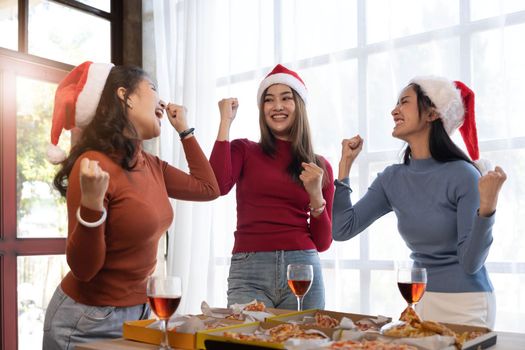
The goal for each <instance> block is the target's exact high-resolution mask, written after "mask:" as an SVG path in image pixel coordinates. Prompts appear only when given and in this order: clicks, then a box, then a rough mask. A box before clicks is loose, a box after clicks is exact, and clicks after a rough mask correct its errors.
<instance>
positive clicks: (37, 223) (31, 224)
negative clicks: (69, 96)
mask: <svg viewBox="0 0 525 350" xmlns="http://www.w3.org/2000/svg"><path fill="white" fill-rule="evenodd" d="M55 90H56V84H51V83H47V82H42V81H36V80H31V79H26V78H20V77H19V78H17V81H16V104H17V116H16V118H17V120H16V121H17V128H16V130H17V131H16V144H17V162H16V176H17V235H18V237H23V238H29V237H32V238H34V237H65V236H66V235H67V232H66V231H67V214H66V206H65V202H64V200H63V199H61V197H60V194H59V193H58V191H56V190H55V189H54V188H53V187H52V183H53V176H54V175H55V172H56V171H57V168H56V167H55V166H53V165H52V164H51V163H49V162H48V161H47V160H46V150H47V146H48V145H49V142H50V139H49V133H50V130H51V115H52V112H53V100H54V93H55ZM60 141H61V142H60V144H59V146H60V147H61V148H62V149H64V150H67V149H69V143H70V142H69V133H68V132H63V133H62V137H61V138H60Z"/></svg>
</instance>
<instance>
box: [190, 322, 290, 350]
mask: <svg viewBox="0 0 525 350" xmlns="http://www.w3.org/2000/svg"><path fill="white" fill-rule="evenodd" d="M273 326H275V323H268V322H253V323H244V324H241V325H234V326H230V327H223V328H217V329H212V330H207V331H202V332H198V333H197V349H206V341H208V340H211V341H220V342H225V343H235V344H244V345H255V346H260V347H265V348H270V349H284V346H283V344H281V343H270V342H263V341H244V340H238V339H233V338H228V337H225V336H223V333H224V332H233V333H253V332H255V331H256V330H257V329H259V327H260V328H263V329H268V328H271V327H273Z"/></svg>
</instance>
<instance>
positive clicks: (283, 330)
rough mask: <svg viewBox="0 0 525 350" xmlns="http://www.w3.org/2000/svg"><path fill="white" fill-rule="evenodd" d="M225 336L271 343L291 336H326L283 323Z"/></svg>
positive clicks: (227, 333)
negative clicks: (264, 328)
mask: <svg viewBox="0 0 525 350" xmlns="http://www.w3.org/2000/svg"><path fill="white" fill-rule="evenodd" d="M223 336H225V337H227V338H232V339H237V340H246V341H262V342H271V343H283V342H285V341H286V340H288V339H290V338H299V339H324V338H325V337H324V336H323V335H322V334H320V333H316V332H307V331H305V330H303V329H301V328H300V327H299V326H298V325H294V324H290V323H283V324H280V325H278V326H275V327H272V328H269V329H267V330H262V331H256V332H254V333H248V334H247V333H234V332H224V333H223Z"/></svg>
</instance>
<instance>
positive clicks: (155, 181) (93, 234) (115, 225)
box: [61, 137, 219, 306]
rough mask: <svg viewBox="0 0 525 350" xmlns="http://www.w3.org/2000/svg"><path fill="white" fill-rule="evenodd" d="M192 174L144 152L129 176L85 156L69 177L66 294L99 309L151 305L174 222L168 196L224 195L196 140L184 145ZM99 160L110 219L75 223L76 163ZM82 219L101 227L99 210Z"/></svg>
mask: <svg viewBox="0 0 525 350" xmlns="http://www.w3.org/2000/svg"><path fill="white" fill-rule="evenodd" d="M182 144H183V147H184V152H185V154H186V159H187V161H188V166H189V172H190V173H189V174H187V173H185V172H183V171H181V170H179V169H177V168H175V167H172V166H170V165H169V164H168V163H166V162H164V161H162V160H160V159H159V158H158V157H155V156H153V155H151V154H148V153H146V152H144V151H142V150H141V151H139V152H138V154H137V157H138V158H137V160H138V161H137V166H136V167H135V169H133V170H131V171H126V170H124V169H122V167H120V165H118V164H116V163H115V162H114V161H112V160H111V159H110V158H109V157H107V156H106V155H104V154H102V153H100V152H96V151H88V152H86V153H84V154H83V155H81V156H80V157H79V158H78V159H77V161H76V163H75V165H74V166H73V169H72V171H71V174H70V176H69V183H68V190H67V210H68V218H69V227H68V232H69V233H68V238H67V245H66V257H67V261H68V264H69V267H70V268H71V271H70V272H69V273H68V274H67V275H66V277H65V278H64V279H63V280H62V283H61V287H62V289H63V291H64V292H65V293H66V294H67V295H68V296H70V297H71V298H73V299H74V300H75V301H77V302H80V303H83V304H87V305H98V306H131V305H137V304H141V303H144V302H146V280H147V277H148V276H149V275H150V274H151V273H153V271H154V270H155V265H156V262H157V246H158V242H159V240H160V238H161V236H162V235H163V234H164V233H165V232H166V230H167V229H168V227H169V225H170V224H171V222H172V220H173V210H172V207H171V204H170V202H169V198H168V197H170V198H176V199H182V200H192V201H206V200H212V199H215V198H217V197H218V196H219V187H218V185H217V181H216V180H215V176H214V174H213V170H212V168H211V166H210V164H209V162H208V160H207V159H206V156H205V155H204V153H203V152H202V150H201V148H200V146H199V144H198V143H197V140H196V139H195V137H190V138H187V139H184V140H183V141H182ZM84 157H88V158H90V159H92V160H98V161H99V165H100V166H101V168H102V169H104V170H105V171H107V172H108V173H109V175H110V180H109V187H108V190H107V192H106V196H105V199H104V206H105V207H106V210H107V219H106V221H105V222H104V223H103V224H102V225H100V226H98V227H94V228H89V227H85V226H83V225H81V224H79V223H78V221H77V218H76V211H77V209H78V207H79V205H80V197H81V193H80V183H79V165H80V160H81V159H82V158H84ZM80 214H81V217H82V219H84V220H85V221H88V222H94V221H97V220H98V219H99V218H100V216H101V212H99V211H94V210H90V209H88V208H85V207H81V210H80Z"/></svg>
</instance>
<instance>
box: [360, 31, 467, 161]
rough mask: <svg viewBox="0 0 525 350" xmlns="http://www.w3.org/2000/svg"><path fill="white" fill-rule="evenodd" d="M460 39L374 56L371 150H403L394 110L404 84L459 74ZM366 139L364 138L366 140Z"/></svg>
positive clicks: (369, 103) (369, 84) (369, 109)
mask: <svg viewBox="0 0 525 350" xmlns="http://www.w3.org/2000/svg"><path fill="white" fill-rule="evenodd" d="M457 57H459V40H458V39H456V38H452V39H446V40H435V41H430V42H428V43H426V44H419V45H414V46H407V47H403V48H399V49H396V50H392V51H388V52H382V53H378V54H374V55H371V56H370V57H369V58H368V65H367V76H368V80H367V115H368V139H369V140H368V147H369V151H382V150H395V151H397V150H400V149H401V148H402V143H401V142H400V141H399V140H397V139H394V138H393V137H391V134H392V129H393V127H394V121H393V119H392V115H391V111H392V109H393V108H394V106H395V103H396V101H397V98H398V94H399V92H400V91H401V89H402V88H403V87H405V86H406V84H407V83H408V82H409V80H410V79H412V78H413V77H414V76H418V75H440V76H445V77H448V78H450V79H457V78H458V77H459V60H458V59H457ZM366 141H367V140H366V139H365V142H366Z"/></svg>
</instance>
